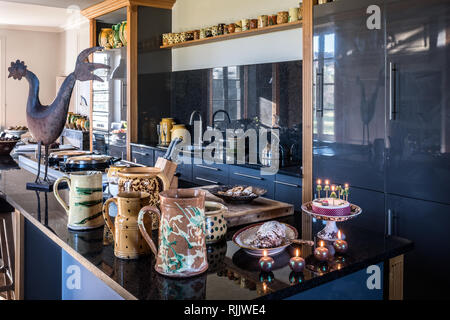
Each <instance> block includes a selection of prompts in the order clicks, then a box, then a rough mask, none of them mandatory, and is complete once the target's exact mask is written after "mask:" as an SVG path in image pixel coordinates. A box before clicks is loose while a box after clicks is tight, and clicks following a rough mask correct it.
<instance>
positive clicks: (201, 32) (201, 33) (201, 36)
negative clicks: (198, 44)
mask: <svg viewBox="0 0 450 320" xmlns="http://www.w3.org/2000/svg"><path fill="white" fill-rule="evenodd" d="M199 36H200V39H205V38H206V28H203V29H201V30H200V34H199Z"/></svg>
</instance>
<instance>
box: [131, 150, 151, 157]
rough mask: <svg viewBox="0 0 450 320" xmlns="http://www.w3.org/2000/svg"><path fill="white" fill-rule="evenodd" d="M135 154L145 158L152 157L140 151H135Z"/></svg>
mask: <svg viewBox="0 0 450 320" xmlns="http://www.w3.org/2000/svg"><path fill="white" fill-rule="evenodd" d="M133 154H138V155H140V156H143V157H148V156H149V155H150V153H146V152H139V151H133Z"/></svg>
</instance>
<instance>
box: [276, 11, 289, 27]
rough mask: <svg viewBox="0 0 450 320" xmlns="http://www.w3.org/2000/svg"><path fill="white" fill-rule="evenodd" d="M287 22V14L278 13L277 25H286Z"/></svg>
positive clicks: (284, 12) (283, 12) (285, 12)
mask: <svg viewBox="0 0 450 320" xmlns="http://www.w3.org/2000/svg"><path fill="white" fill-rule="evenodd" d="M288 21H289V12H287V11H280V12H278V15H277V24H283V23H288Z"/></svg>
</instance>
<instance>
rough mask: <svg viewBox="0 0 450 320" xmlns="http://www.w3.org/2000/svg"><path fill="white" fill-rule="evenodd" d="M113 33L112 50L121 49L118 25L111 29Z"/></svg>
mask: <svg viewBox="0 0 450 320" xmlns="http://www.w3.org/2000/svg"><path fill="white" fill-rule="evenodd" d="M112 29H113V32H114V48H121V47H123V44H122V40H120V23H119V24H116V25H114V26H113V27H112Z"/></svg>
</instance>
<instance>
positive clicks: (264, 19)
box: [258, 15, 269, 28]
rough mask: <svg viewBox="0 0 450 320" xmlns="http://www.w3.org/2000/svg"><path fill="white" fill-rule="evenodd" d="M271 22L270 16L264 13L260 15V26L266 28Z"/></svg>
mask: <svg viewBox="0 0 450 320" xmlns="http://www.w3.org/2000/svg"><path fill="white" fill-rule="evenodd" d="M268 24H269V17H268V16H266V15H262V16H259V17H258V28H265V27H267V25H268Z"/></svg>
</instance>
